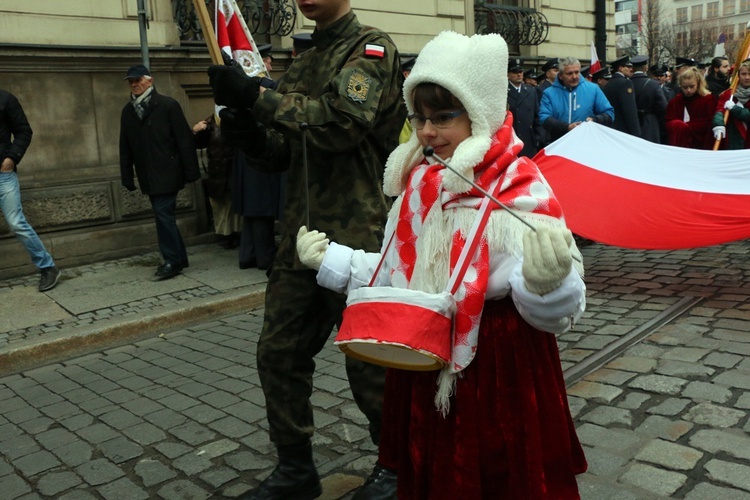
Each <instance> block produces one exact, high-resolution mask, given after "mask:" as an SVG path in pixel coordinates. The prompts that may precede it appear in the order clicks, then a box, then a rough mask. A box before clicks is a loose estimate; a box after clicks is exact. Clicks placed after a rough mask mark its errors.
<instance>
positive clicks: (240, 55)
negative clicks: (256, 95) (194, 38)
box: [214, 0, 267, 76]
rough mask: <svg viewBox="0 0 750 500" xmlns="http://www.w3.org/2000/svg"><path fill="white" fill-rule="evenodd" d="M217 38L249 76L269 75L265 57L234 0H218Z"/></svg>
mask: <svg viewBox="0 0 750 500" xmlns="http://www.w3.org/2000/svg"><path fill="white" fill-rule="evenodd" d="M214 19H216V22H215V24H216V39H217V41H218V42H219V47H220V48H221V50H222V51H224V52H225V53H227V54H228V55H229V56H230V57H231V58H232V59H234V60H235V61H237V62H238V63H239V64H240V65H242V69H244V70H245V73H247V74H248V75H249V76H267V75H266V66H265V64H263V58H262V57H261V56H260V52H258V46H257V45H255V41H254V40H253V36H252V35H251V34H250V30H249V29H247V24H246V23H245V20H244V19H243V17H242V13H241V12H240V9H239V7H237V2H235V1H234V0H216V16H215V18H214Z"/></svg>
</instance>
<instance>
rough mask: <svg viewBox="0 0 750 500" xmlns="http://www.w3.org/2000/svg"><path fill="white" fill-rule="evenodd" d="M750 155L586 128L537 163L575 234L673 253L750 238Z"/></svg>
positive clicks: (551, 147)
mask: <svg viewBox="0 0 750 500" xmlns="http://www.w3.org/2000/svg"><path fill="white" fill-rule="evenodd" d="M749 154H750V151H748V150H738V151H702V150H696V149H686V148H677V147H673V146H663V145H660V144H654V143H652V142H649V141H646V140H643V139H640V138H638V137H633V136H631V135H628V134H624V133H622V132H618V131H616V130H613V129H611V128H608V127H605V126H602V125H598V124H596V123H593V122H587V123H583V124H581V125H579V126H578V127H576V128H575V129H573V130H572V131H571V132H568V133H567V134H566V135H564V136H563V137H562V138H560V139H559V140H557V141H555V142H553V143H552V144H550V145H549V146H547V147H546V148H545V149H543V150H541V151H540V152H539V153H538V154H537V155H536V156H535V157H534V161H535V162H536V163H537V165H539V168H540V169H541V170H542V173H543V174H544V177H545V178H546V179H547V181H548V182H549V184H550V185H551V186H552V190H553V191H554V192H555V194H556V195H557V197H558V198H559V200H560V203H561V204H562V208H563V212H564V214H565V220H566V222H567V224H568V227H569V228H570V229H571V230H572V231H573V232H574V233H576V234H578V235H581V236H583V237H585V238H588V239H591V240H594V241H597V242H600V243H605V244H608V245H613V246H619V247H625V248H637V249H660V250H672V249H682V248H695V247H703V246H709V245H716V244H720V243H727V242H730V241H735V240H740V239H744V238H750V156H749Z"/></svg>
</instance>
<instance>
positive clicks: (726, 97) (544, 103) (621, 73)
mask: <svg viewBox="0 0 750 500" xmlns="http://www.w3.org/2000/svg"><path fill="white" fill-rule="evenodd" d="M732 72H735V73H736V74H737V78H738V85H737V86H736V89H735V90H731V89H730V77H731V74H732ZM743 74H747V76H745V77H744V78H743ZM508 78H509V80H510V82H511V84H512V85H511V86H510V87H509V88H508V103H509V108H510V109H511V111H513V112H514V115H520V114H522V115H524V116H523V117H521V118H520V119H517V120H516V124H515V126H516V133H517V134H518V135H519V137H521V136H523V137H524V143H525V145H526V146H527V147H526V148H525V149H524V151H523V152H522V154H523V155H527V156H530V157H532V156H533V155H534V154H536V152H537V151H538V149H540V148H541V147H543V146H545V145H547V144H549V143H550V142H552V141H554V140H556V139H558V138H560V137H562V135H564V134H565V133H567V132H568V131H569V130H572V129H573V128H575V127H576V126H577V125H578V124H579V123H581V122H582V121H595V122H597V123H601V124H603V125H608V126H611V127H612V128H615V129H616V130H619V131H621V132H624V133H626V134H630V135H633V136H637V137H641V138H643V139H646V140H648V141H651V142H654V143H658V144H665V145H671V146H677V147H684V148H694V149H709V150H710V149H744V148H745V147H746V146H745V144H750V142H748V139H747V137H748V134H747V126H748V123H749V122H750V112H747V110H745V107H744V106H745V104H746V102H747V99H748V95H750V61H745V62H743V63H742V64H741V65H740V66H739V67H738V68H732V67H731V66H730V64H729V61H728V59H727V58H726V57H714V58H713V59H712V60H711V62H710V64H699V63H698V62H697V61H695V60H694V59H691V58H686V57H678V58H677V59H676V64H675V65H674V66H673V67H671V68H670V67H668V66H666V65H659V64H652V65H650V66H649V59H648V57H647V56H643V55H636V56H633V57H627V56H625V57H620V58H618V59H616V60H614V61H612V62H611V63H610V64H609V66H607V67H604V68H601V69H599V70H598V71H595V72H594V73H589V67H582V66H581V63H580V62H579V61H578V60H577V59H574V58H570V57H567V58H563V59H559V58H550V59H548V60H547V61H546V62H545V63H544V65H543V66H542V67H541V71H540V72H539V73H537V72H535V71H534V69H533V68H531V69H528V68H524V67H523V65H522V63H521V61H520V60H512V64H510V65H509V66H508ZM592 84H593V85H592ZM533 87H535V88H536V90H537V97H538V105H539V111H538V114H539V117H538V122H539V125H540V127H537V125H536V123H534V124H532V125H529V124H528V123H525V121H527V120H529V119H530V118H529V116H528V113H529V112H530V108H529V107H528V104H527V105H526V107H525V108H524V109H521V108H519V107H517V105H515V104H513V103H516V102H521V101H523V99H522V96H523V95H524V94H526V93H527V92H528V89H530V88H533ZM597 87H598V89H597ZM540 128H541V130H540ZM529 144H534V145H535V147H529Z"/></svg>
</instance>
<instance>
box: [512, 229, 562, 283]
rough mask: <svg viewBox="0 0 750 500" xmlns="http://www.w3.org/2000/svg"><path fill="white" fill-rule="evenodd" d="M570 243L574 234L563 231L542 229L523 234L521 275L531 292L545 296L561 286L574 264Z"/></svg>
mask: <svg viewBox="0 0 750 500" xmlns="http://www.w3.org/2000/svg"><path fill="white" fill-rule="evenodd" d="M572 242H573V234H572V233H571V232H570V230H569V229H565V228H550V227H544V226H542V227H538V228H537V229H536V231H527V232H526V234H524V236H523V267H522V268H521V272H522V274H523V277H524V280H525V281H526V288H527V289H528V290H529V291H530V292H532V293H536V294H538V295H545V294H547V293H549V292H551V291H553V290H555V289H557V288H558V287H559V286H560V285H561V284H562V281H563V279H564V278H565V277H566V276H567V275H568V274H569V273H570V269H571V265H572V263H573V256H572V254H571V253H570V245H571V244H572Z"/></svg>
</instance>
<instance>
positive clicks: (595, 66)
mask: <svg viewBox="0 0 750 500" xmlns="http://www.w3.org/2000/svg"><path fill="white" fill-rule="evenodd" d="M600 69H602V63H600V62H599V56H598V55H596V47H595V46H594V41H593V40H591V67H590V69H589V75H593V74H594V73H596V72H597V71H599V70H600Z"/></svg>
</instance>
